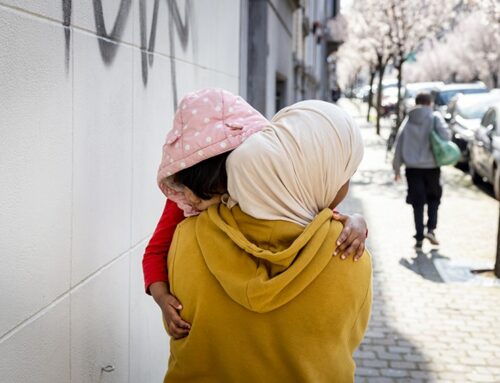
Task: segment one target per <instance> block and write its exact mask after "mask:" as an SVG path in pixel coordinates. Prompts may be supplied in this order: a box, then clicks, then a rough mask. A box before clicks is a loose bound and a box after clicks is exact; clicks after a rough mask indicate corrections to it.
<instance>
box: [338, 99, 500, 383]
mask: <svg viewBox="0 0 500 383" xmlns="http://www.w3.org/2000/svg"><path fill="white" fill-rule="evenodd" d="M341 105H343V106H344V107H347V108H352V110H351V112H353V113H356V109H355V108H354V105H353V104H349V103H348V102H347V101H344V104H342V103H341ZM358 120H359V122H360V124H362V125H363V129H362V130H363V136H364V139H365V145H366V152H365V158H364V160H363V163H362V165H361V167H360V169H359V171H358V173H357V174H356V175H355V176H354V178H353V179H352V182H351V191H350V196H349V198H348V199H347V200H346V202H345V203H343V206H342V207H341V211H346V212H359V213H362V214H363V215H364V216H365V218H366V220H367V221H368V224H369V229H370V234H369V239H368V247H369V249H370V252H371V254H372V256H373V262H374V301H373V310H372V317H371V321H370V325H369V329H368V331H367V333H366V337H365V339H364V341H363V343H362V345H361V347H360V348H359V350H358V351H357V352H356V354H355V358H356V363H357V372H356V382H370V383H376V382H500V285H494V283H496V280H495V279H494V278H493V277H492V276H488V274H487V273H485V274H482V275H483V276H482V277H478V278H476V279H473V280H469V281H468V282H446V281H443V278H442V275H441V274H440V273H439V272H438V271H437V270H438V269H437V268H436V265H437V264H452V263H461V264H466V265H471V267H472V268H474V267H476V268H492V267H493V264H494V257H495V251H496V237H497V223H498V211H499V206H498V203H497V201H495V200H494V199H493V198H492V197H491V195H488V194H487V193H485V192H484V191H482V190H479V189H478V188H477V187H476V186H474V185H472V184H471V180H470V177H469V176H468V175H466V174H464V173H463V172H462V171H460V170H458V169H455V168H451V167H447V168H444V169H443V183H444V195H443V200H442V204H441V207H440V210H439V223H438V229H437V236H438V238H439V239H440V241H441V246H440V247H439V248H432V247H431V246H430V244H429V243H424V248H423V251H422V252H416V251H415V250H414V249H413V245H414V239H413V237H412V236H413V234H414V227H413V220H412V210H411V206H409V205H406V204H405V202H404V199H405V192H406V183H405V182H404V181H403V182H401V183H399V184H395V183H394V182H393V175H392V170H391V166H390V163H389V159H386V154H385V140H384V139H383V138H381V137H379V136H377V135H375V134H374V128H373V127H371V126H369V125H367V124H366V123H363V122H362V119H361V118H359V119H358ZM384 134H385V135H387V131H385V132H383V135H384ZM488 283H490V286H488V285H487V284H488Z"/></svg>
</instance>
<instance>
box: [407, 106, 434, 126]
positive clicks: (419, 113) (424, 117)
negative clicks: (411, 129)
mask: <svg viewBox="0 0 500 383" xmlns="http://www.w3.org/2000/svg"><path fill="white" fill-rule="evenodd" d="M432 116H433V111H432V108H430V107H428V106H416V107H415V108H413V109H412V110H410V111H409V112H408V122H409V123H411V124H415V125H421V126H431V127H432Z"/></svg>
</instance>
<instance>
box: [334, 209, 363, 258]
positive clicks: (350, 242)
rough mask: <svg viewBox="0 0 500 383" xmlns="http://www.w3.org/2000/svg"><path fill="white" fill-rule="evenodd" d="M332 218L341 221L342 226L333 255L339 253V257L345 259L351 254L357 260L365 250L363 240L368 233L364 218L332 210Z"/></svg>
mask: <svg viewBox="0 0 500 383" xmlns="http://www.w3.org/2000/svg"><path fill="white" fill-rule="evenodd" d="M333 219H335V220H336V221H340V222H342V224H343V225H344V228H343V229H342V232H341V233H340V235H339V238H338V239H337V248H336V249H335V252H334V253H333V255H337V254H340V258H341V259H346V258H347V257H348V256H349V255H350V254H353V255H354V257H353V259H354V260H355V261H357V260H358V259H359V258H361V256H362V255H363V252H364V250H365V241H366V236H367V233H368V229H367V227H366V221H365V219H364V218H363V217H362V216H361V215H359V214H353V215H344V214H340V213H338V212H336V211H334V212H333Z"/></svg>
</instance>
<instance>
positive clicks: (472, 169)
mask: <svg viewBox="0 0 500 383" xmlns="http://www.w3.org/2000/svg"><path fill="white" fill-rule="evenodd" d="M469 174H470V177H471V178H472V182H473V183H474V184H476V185H477V184H479V183H481V181H482V180H483V179H482V178H481V177H480V176H479V174H477V171H476V168H475V167H474V162H473V161H472V157H470V156H469Z"/></svg>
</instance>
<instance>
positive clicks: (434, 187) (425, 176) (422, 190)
mask: <svg viewBox="0 0 500 383" xmlns="http://www.w3.org/2000/svg"><path fill="white" fill-rule="evenodd" d="M415 104H416V107H415V108H413V109H412V110H411V111H410V112H409V113H408V116H407V117H406V118H405V120H404V121H403V123H402V127H401V129H400V133H399V135H398V137H397V138H396V149H395V152H394V159H393V163H392V166H393V169H394V174H395V180H396V182H398V181H399V180H400V179H401V176H400V168H401V165H403V164H404V165H405V168H406V170H405V175H406V180H407V183H408V194H407V197H406V203H408V204H410V205H412V207H413V218H414V220H415V229H416V234H415V239H416V243H415V248H416V249H421V248H422V243H423V240H424V238H427V239H428V240H429V241H430V243H431V244H433V245H439V241H438V240H437V238H436V234H435V230H436V227H437V220H438V208H439V204H440V202H441V196H442V194H443V189H442V186H441V181H440V176H441V169H440V167H439V166H438V165H437V164H436V160H435V159H434V154H433V153H432V148H431V141H430V134H431V132H432V130H433V129H434V130H435V131H436V132H437V133H438V134H439V136H441V138H443V139H444V140H447V141H449V140H450V139H451V133H450V130H449V129H448V126H447V124H446V123H445V122H444V119H443V117H442V116H441V115H440V114H439V112H433V110H432V97H431V95H430V93H427V92H423V93H419V94H418V95H417V97H416V98H415ZM425 205H427V224H426V226H427V232H426V233H425V234H424V208H425Z"/></svg>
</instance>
